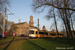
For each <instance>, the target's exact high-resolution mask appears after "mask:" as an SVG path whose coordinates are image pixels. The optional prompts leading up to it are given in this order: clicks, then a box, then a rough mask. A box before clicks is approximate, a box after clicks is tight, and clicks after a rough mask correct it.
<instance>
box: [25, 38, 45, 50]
mask: <svg viewBox="0 0 75 50" xmlns="http://www.w3.org/2000/svg"><path fill="white" fill-rule="evenodd" d="M26 40H27V41H28V42H30V43H31V44H33V45H35V46H37V47H39V48H41V49H42V50H46V49H44V48H42V47H40V46H38V45H36V44H34V43H33V42H31V41H29V40H28V39H26Z"/></svg>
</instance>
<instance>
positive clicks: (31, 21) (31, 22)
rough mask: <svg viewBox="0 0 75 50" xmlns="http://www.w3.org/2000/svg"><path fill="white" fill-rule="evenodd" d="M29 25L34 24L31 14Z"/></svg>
mask: <svg viewBox="0 0 75 50" xmlns="http://www.w3.org/2000/svg"><path fill="white" fill-rule="evenodd" d="M29 26H34V21H33V16H30V21H29Z"/></svg>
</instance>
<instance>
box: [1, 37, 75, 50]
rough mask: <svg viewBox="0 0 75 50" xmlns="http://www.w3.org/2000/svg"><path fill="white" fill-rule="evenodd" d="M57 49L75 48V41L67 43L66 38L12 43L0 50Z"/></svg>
mask: <svg viewBox="0 0 75 50" xmlns="http://www.w3.org/2000/svg"><path fill="white" fill-rule="evenodd" d="M56 47H58V48H59V47H60V48H66V47H67V48H69V47H70V48H72V47H73V48H75V40H71V43H67V39H64V38H60V39H59V40H58V39H57V38H46V39H28V40H20V41H12V42H11V43H9V44H7V45H3V46H0V50H56ZM58 50H59V49H58ZM61 50H63V49H61ZM65 50H67V49H65ZM70 50H71V49H70Z"/></svg>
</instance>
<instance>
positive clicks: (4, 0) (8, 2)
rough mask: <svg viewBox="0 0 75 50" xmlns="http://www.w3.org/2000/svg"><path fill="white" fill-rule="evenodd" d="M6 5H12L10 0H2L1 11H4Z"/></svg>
mask: <svg viewBox="0 0 75 50" xmlns="http://www.w3.org/2000/svg"><path fill="white" fill-rule="evenodd" d="M6 6H10V0H0V11H3V10H4V8H5V7H6Z"/></svg>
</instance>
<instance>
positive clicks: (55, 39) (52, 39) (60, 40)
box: [45, 38, 75, 47]
mask: <svg viewBox="0 0 75 50" xmlns="http://www.w3.org/2000/svg"><path fill="white" fill-rule="evenodd" d="M45 40H46V41H50V42H54V43H57V44H62V45H69V46H74V47H75V40H70V41H71V42H70V43H68V41H67V38H59V40H58V38H45Z"/></svg>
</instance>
